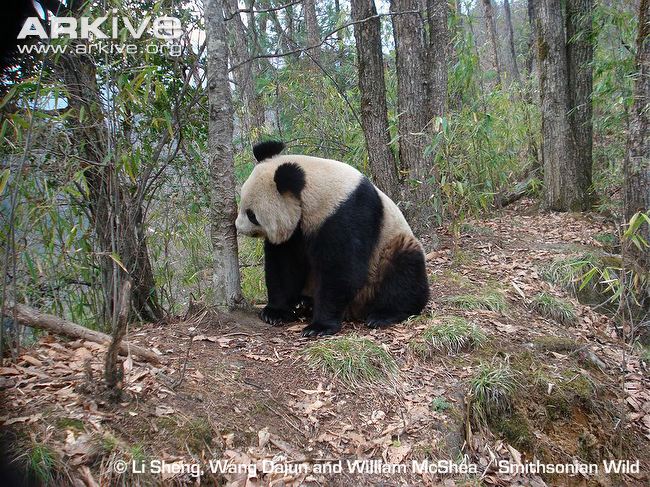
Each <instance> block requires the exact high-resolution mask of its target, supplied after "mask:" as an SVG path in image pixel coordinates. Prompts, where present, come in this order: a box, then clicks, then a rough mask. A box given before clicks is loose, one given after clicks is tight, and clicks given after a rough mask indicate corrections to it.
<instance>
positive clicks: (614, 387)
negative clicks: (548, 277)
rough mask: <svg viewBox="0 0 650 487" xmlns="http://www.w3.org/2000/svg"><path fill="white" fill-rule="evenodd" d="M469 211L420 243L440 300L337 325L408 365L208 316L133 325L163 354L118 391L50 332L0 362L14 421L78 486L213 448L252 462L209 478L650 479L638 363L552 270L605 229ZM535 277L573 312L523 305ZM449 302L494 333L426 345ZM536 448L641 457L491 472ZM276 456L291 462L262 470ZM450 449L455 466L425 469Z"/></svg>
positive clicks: (129, 369)
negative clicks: (464, 219) (463, 347)
mask: <svg viewBox="0 0 650 487" xmlns="http://www.w3.org/2000/svg"><path fill="white" fill-rule="evenodd" d="M470 223H471V225H466V226H465V227H464V228H466V230H467V231H465V232H464V233H463V234H462V237H461V241H460V244H459V248H458V249H457V250H456V251H455V252H453V251H452V245H451V240H450V238H449V237H448V236H446V235H442V236H441V237H442V239H441V240H442V247H441V248H440V249H439V250H437V251H435V252H432V253H430V254H428V256H427V259H428V268H429V273H430V278H431V286H432V302H431V303H430V309H429V311H430V312H431V313H432V314H431V313H430V314H429V315H428V317H424V318H420V319H417V320H413V321H412V322H409V323H403V324H401V325H399V326H395V327H392V328H389V329H385V330H369V329H367V328H365V327H364V326H362V325H359V324H348V325H346V326H345V327H344V330H343V336H353V335H359V336H363V337H366V338H369V339H371V340H373V341H374V342H375V343H378V344H380V345H381V346H382V347H383V348H384V349H385V350H387V351H389V352H390V354H391V355H392V357H393V358H394V359H395V361H396V363H397V365H398V368H399V370H398V372H397V374H396V375H395V376H394V377H393V379H392V380H390V381H388V382H377V383H375V384H372V385H366V386H360V387H353V386H350V385H347V384H346V383H345V382H344V381H341V380H339V379H333V378H332V376H331V375H330V374H328V373H327V372H325V371H322V370H314V369H312V368H310V367H309V364H308V363H307V361H306V359H305V354H304V353H303V352H304V350H305V349H306V348H307V347H309V346H310V345H312V344H314V343H315V342H314V341H313V340H309V339H304V338H301V337H300V333H299V331H300V330H301V328H302V326H303V325H301V324H293V325H291V326H288V327H284V328H271V327H268V326H266V325H265V324H263V323H261V322H260V321H258V320H257V319H256V318H254V317H248V316H232V317H228V318H224V317H218V316H210V315H205V316H198V317H195V318H194V319H192V320H188V321H181V322H179V323H175V324H172V325H148V326H144V327H140V328H137V329H135V330H131V331H130V333H129V339H131V340H133V341H134V342H135V343H138V344H140V345H145V346H148V347H151V348H154V350H156V351H157V353H158V352H159V353H160V355H161V358H162V360H163V364H164V365H163V366H161V367H158V368H155V367H152V366H150V365H147V364H141V363H132V362H130V361H127V364H126V377H125V389H126V392H127V394H128V396H127V397H126V398H125V401H124V403H122V404H120V405H118V406H111V405H109V404H107V403H106V402H105V401H104V400H103V399H102V396H101V394H100V392H99V386H98V382H99V380H100V377H101V375H100V374H101V369H102V357H103V354H102V350H101V347H99V346H95V345H94V344H90V343H79V342H67V343H66V342H63V341H60V340H58V339H55V338H52V337H44V338H42V339H41V340H40V342H39V343H38V344H37V346H36V347H34V348H33V349H31V350H28V351H26V352H25V354H24V355H23V356H22V357H21V359H20V360H19V361H18V363H17V364H16V365H9V366H7V367H5V368H2V369H0V388H2V393H3V396H4V406H3V410H2V413H1V414H2V417H1V418H0V420H2V421H3V422H4V426H3V431H4V436H5V437H6V438H7V439H8V440H9V441H12V442H13V446H12V449H14V450H16V451H18V450H19V449H22V451H27V452H30V454H31V455H33V451H34V445H46V447H47V448H48V449H50V450H51V455H52V457H53V458H55V460H56V459H58V460H57V463H55V465H56V466H57V468H56V469H53V475H54V476H58V477H57V478H59V479H60V478H64V479H65V478H68V480H69V479H79V480H80V481H81V482H83V483H84V484H85V485H92V481H93V479H94V480H96V481H97V482H101V485H114V484H116V485H122V484H123V485H131V484H132V483H139V484H141V485H148V484H152V485H154V484H158V483H160V482H162V481H163V480H164V481H165V482H166V483H177V484H186V483H187V484H189V483H190V482H191V481H192V480H193V477H192V472H184V473H177V474H172V473H165V474H164V475H161V474H157V473H152V472H149V473H134V472H132V471H130V470H129V471H127V472H126V473H123V474H120V473H116V472H115V470H116V468H115V467H116V462H117V461H118V460H125V461H129V462H130V461H132V460H135V461H136V462H139V463H142V462H145V463H147V462H150V461H151V460H164V461H165V462H168V463H173V462H176V463H175V464H174V465H176V467H174V468H178V469H181V468H186V469H189V468H190V467H189V465H190V464H192V463H197V462H201V463H202V464H203V465H204V466H205V465H207V462H208V461H209V460H210V459H222V460H226V459H229V460H231V462H232V465H242V466H248V467H247V468H244V467H241V470H242V471H241V472H238V473H235V472H230V473H226V474H211V473H208V472H204V475H203V476H202V481H203V483H205V484H208V485H210V484H215V483H216V484H219V483H224V482H225V483H228V485H269V484H271V483H273V482H276V483H275V484H273V485H346V486H349V485H379V484H381V485H441V484H442V485H480V484H481V482H482V483H483V484H485V485H518V484H520V485H545V484H547V485H647V482H648V472H650V448H649V446H650V393H649V390H650V389H649V385H650V379H649V375H648V371H647V369H646V365H645V364H644V363H643V361H642V360H641V359H640V358H639V355H638V352H637V351H636V350H635V349H633V348H631V347H629V346H626V345H624V344H623V343H622V342H621V341H620V340H619V339H618V338H617V337H616V333H615V327H614V323H613V322H612V320H610V319H609V318H608V317H606V316H605V315H603V314H600V313H598V312H596V311H594V310H593V309H592V308H590V307H588V306H585V305H582V304H580V303H578V301H577V300H575V298H573V297H572V296H571V295H569V294H568V292H567V291H565V290H564V289H562V288H561V287H560V286H559V285H555V284H551V283H549V282H546V281H544V280H543V279H542V274H543V273H544V269H545V268H548V266H549V264H551V263H552V262H553V261H554V260H557V259H559V258H566V257H570V256H576V255H581V253H584V252H585V251H591V252H598V251H599V250H602V244H600V243H599V242H598V241H597V240H596V239H595V238H594V237H596V236H598V235H601V234H603V233H607V232H611V231H612V230H613V229H612V228H611V227H610V226H608V225H607V224H605V223H602V222H599V221H597V220H595V219H589V218H587V219H585V218H584V217H582V216H580V217H575V216H572V215H556V214H553V215H549V214H537V213H536V212H535V211H534V209H533V207H532V203H531V202H522V203H520V204H518V205H516V206H514V207H513V208H510V209H508V210H507V211H504V212H502V213H501V214H499V215H498V216H495V217H494V218H491V219H490V220H487V221H480V222H470ZM488 291H490V292H491V291H494V292H497V293H499V294H500V295H502V296H503V297H504V298H505V300H504V303H503V304H504V306H503V307H501V309H500V310H497V311H491V310H487V309H465V308H466V306H465V305H463V304H462V303H461V304H459V301H458V300H450V299H449V298H451V297H454V296H459V295H460V296H466V295H469V296H481V295H483V294H485V293H486V292H488ZM540 292H547V293H549V294H551V295H553V296H555V297H558V298H562V299H565V300H568V301H569V302H570V303H571V304H572V306H573V308H574V310H575V319H573V320H571V322H570V323H567V324H564V325H563V324H560V323H558V322H557V320H554V319H551V318H547V317H544V316H542V315H541V314H539V313H538V312H536V311H531V300H533V298H534V297H535V296H536V295H538V294H539V293H540ZM444 316H459V317H463V318H465V319H467V320H468V321H469V322H470V323H473V324H475V325H477V326H478V327H480V330H482V331H483V333H484V334H485V335H486V336H487V338H488V339H487V341H486V342H485V343H483V344H482V345H481V346H479V347H478V348H476V349H474V350H471V351H465V352H460V353H452V354H442V353H439V354H434V355H433V356H432V357H430V358H428V359H425V358H422V357H421V356H420V355H418V354H416V353H414V351H413V347H412V346H410V343H411V342H412V341H414V340H415V341H417V340H418V339H419V338H420V337H421V335H422V333H423V331H424V330H425V329H427V328H428V327H429V326H430V325H431V323H436V322H437V321H439V320H440V319H441V317H444ZM323 341H324V340H323ZM190 343H191V346H190ZM495 363H499V364H506V365H507V366H508V367H509V368H510V369H511V370H513V371H514V374H515V377H516V380H515V382H516V391H515V394H514V399H513V401H512V403H511V404H509V406H508V408H507V410H504V413H503V415H502V417H500V418H496V419H493V420H492V421H490V424H489V427H487V426H485V425H483V426H481V425H478V424H476V423H475V422H472V421H468V415H467V410H468V408H467V406H466V403H465V401H466V398H467V391H468V384H469V382H470V380H471V379H472V377H475V376H476V373H477V371H478V370H480V367H481V366H482V364H495ZM183 369H184V370H185V372H184V376H183V379H182V381H181V380H180V377H181V374H182V372H181V371H182V370H183ZM463 455H466V457H465V463H462V460H463ZM364 459H367V460H378V461H381V462H382V463H375V464H366V467H367V468H370V467H371V466H372V467H375V468H378V467H379V466H381V465H383V466H384V467H385V468H388V467H390V466H391V465H393V466H395V465H397V466H399V465H404V466H406V467H408V468H406V471H397V472H395V471H390V472H381V471H380V472H375V473H371V474H368V473H366V474H359V473H356V472H353V471H350V470H353V469H352V468H351V466H350V465H348V464H347V461H348V460H349V461H351V462H353V461H355V460H364ZM533 459H540V460H541V461H542V462H543V463H562V464H573V463H575V462H580V463H589V464H591V463H596V464H597V463H599V462H602V461H603V460H608V459H629V460H637V459H638V460H639V461H640V467H641V468H640V470H641V472H640V473H638V474H637V473H635V472H631V473H628V474H626V475H613V474H610V475H607V474H605V473H604V472H603V469H602V468H601V469H600V471H599V472H598V473H597V474H592V475H588V476H581V475H566V474H557V475H554V474H549V473H546V474H543V475H537V474H534V473H530V474H527V475H520V474H511V473H499V472H497V471H496V466H497V465H498V463H497V462H498V461H499V460H504V461H507V462H508V463H509V464H513V465H516V464H518V463H526V462H530V461H533ZM271 460H274V461H276V462H277V464H278V465H284V467H283V471H277V472H271V473H265V474H263V473H262V467H264V466H266V470H268V469H269V468H270V461H271ZM440 460H442V461H454V462H460V465H461V467H458V464H456V467H454V468H456V470H455V471H454V472H452V474H448V473H445V472H444V471H443V472H440V471H438V472H432V471H428V472H419V471H417V470H418V468H419V467H418V466H420V467H422V466H423V465H424V466H426V465H427V464H426V462H429V467H430V465H435V466H440V465H439V464H437V463H436V462H437V461H440ZM59 461H60V463H59ZM264 461H267V463H266V464H265V463H264ZM339 461H342V462H343V463H342V464H341V465H342V471H341V472H340V473H339V472H336V471H334V472H329V473H328V472H326V473H319V472H318V471H314V468H313V466H314V465H320V466H321V467H319V468H322V469H323V470H327V469H328V468H329V469H333V470H336V465H337V463H338V462H339ZM414 461H415V462H416V464H414V463H413V462H414ZM139 463H138V464H139ZM303 463H304V464H308V465H310V467H309V468H308V469H307V471H304V470H302V471H301V468H303V467H300V465H301V464H303ZM443 463H444V462H443ZM148 464H150V463H148ZM252 465H255V466H257V470H256V471H254V470H255V468H254V467H251V466H252ZM328 465H329V466H328ZM462 465H465V466H466V467H467V466H474V467H475V468H476V470H477V472H474V471H473V470H472V468H470V469H469V470H470V471H469V472H465V471H462V469H463V467H462ZM488 465H489V467H488V468H487V470H486V467H487V466H488ZM288 466H291V467H292V468H289V467H288ZM396 468H397V469H398V470H399V468H401V467H396ZM423 468H424V467H423ZM459 469H460V470H459ZM429 470H431V468H429ZM57 482H59V480H56V481H54V483H55V484H57V485H59V484H58V483H57Z"/></svg>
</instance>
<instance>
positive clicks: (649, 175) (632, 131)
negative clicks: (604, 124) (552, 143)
mask: <svg viewBox="0 0 650 487" xmlns="http://www.w3.org/2000/svg"><path fill="white" fill-rule="evenodd" d="M648 34H650V0H641V3H640V6H639V33H638V36H637V42H636V44H637V52H636V65H637V70H638V74H637V78H636V82H635V86H634V104H633V105H632V111H631V113H630V126H629V127H630V128H629V133H628V138H627V152H626V154H625V161H624V166H623V167H624V174H625V220H626V222H629V221H630V219H631V218H632V217H633V216H634V215H635V214H636V213H638V212H645V213H648V212H649V211H650V134H649V133H648V132H649V130H650V120H649V115H648V106H649V104H650V40H649V39H648ZM639 235H640V236H641V237H642V238H643V239H645V241H646V242H650V225H648V224H647V223H642V224H641V226H640V228H639ZM623 262H624V264H625V268H626V269H627V270H631V271H634V272H635V273H636V274H637V275H638V276H645V278H646V282H645V290H644V291H642V294H643V295H644V296H643V297H644V298H645V303H642V306H644V307H645V309H646V310H648V308H649V307H650V283H649V282H648V279H650V276H649V275H648V272H649V269H650V248H649V247H642V248H638V247H637V246H636V245H634V244H633V243H632V242H626V245H624V247H623ZM647 333H648V332H646V334H647ZM646 339H647V336H646Z"/></svg>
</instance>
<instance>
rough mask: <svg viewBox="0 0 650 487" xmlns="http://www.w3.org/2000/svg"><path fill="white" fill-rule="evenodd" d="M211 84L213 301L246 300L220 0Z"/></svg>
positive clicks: (210, 51) (211, 44) (212, 21)
mask: <svg viewBox="0 0 650 487" xmlns="http://www.w3.org/2000/svg"><path fill="white" fill-rule="evenodd" d="M204 5H205V29H206V42H207V50H206V52H207V54H206V57H207V87H208V106H209V127H208V146H209V155H208V158H209V160H208V164H209V167H210V179H211V182H212V193H211V195H210V196H211V218H212V227H211V239H212V247H213V252H214V272H213V286H214V288H213V291H214V304H215V305H216V306H218V307H220V308H234V307H236V306H238V305H240V304H241V302H242V295H241V284H240V276H239V257H238V250H237V232H236V230H235V218H236V216H237V205H236V203H235V172H234V160H233V152H232V134H233V126H232V119H233V108H232V99H231V94H230V87H229V85H228V47H227V44H226V27H225V22H224V17H223V9H222V4H221V0H205V3H204Z"/></svg>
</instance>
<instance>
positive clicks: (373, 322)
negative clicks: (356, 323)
mask: <svg viewBox="0 0 650 487" xmlns="http://www.w3.org/2000/svg"><path fill="white" fill-rule="evenodd" d="M400 321H402V320H400V319H399V317H385V316H370V317H368V320H366V325H367V326H368V328H373V329H375V328H384V327H386V326H389V325H392V324H394V323H399V322H400Z"/></svg>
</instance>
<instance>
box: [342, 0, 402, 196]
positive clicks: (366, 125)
mask: <svg viewBox="0 0 650 487" xmlns="http://www.w3.org/2000/svg"><path fill="white" fill-rule="evenodd" d="M351 7H352V20H354V21H359V20H362V19H366V18H368V17H371V16H375V15H377V9H376V8H375V2H374V0H352V1H351ZM354 38H355V40H356V45H357V64H358V68H359V91H360V92H361V124H362V125H363V134H364V136H365V138H366V148H367V149H368V162H369V165H370V173H371V174H372V178H373V181H374V182H375V184H376V185H377V186H378V187H379V188H380V189H381V190H382V191H383V192H384V193H386V194H387V195H389V196H390V197H391V198H393V199H398V198H399V179H398V174H397V167H396V165H395V156H394V155H393V152H392V151H391V148H390V134H389V132H388V113H387V108H386V85H385V81H384V61H383V55H382V52H381V22H380V20H379V18H378V17H375V18H373V19H370V20H368V21H366V22H362V23H358V24H354Z"/></svg>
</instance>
